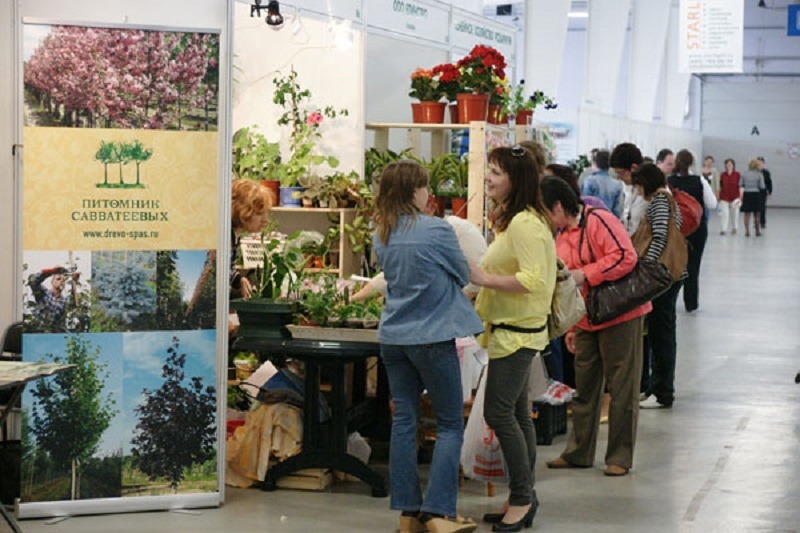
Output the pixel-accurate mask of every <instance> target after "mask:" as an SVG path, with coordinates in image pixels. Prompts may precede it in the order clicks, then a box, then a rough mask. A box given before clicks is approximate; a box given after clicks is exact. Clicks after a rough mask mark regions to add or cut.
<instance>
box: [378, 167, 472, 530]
mask: <svg viewBox="0 0 800 533" xmlns="http://www.w3.org/2000/svg"><path fill="white" fill-rule="evenodd" d="M427 200H428V174H427V172H426V171H425V169H424V168H423V167H422V166H420V165H419V164H417V163H414V162H411V161H399V162H396V163H391V164H390V165H388V166H387V167H386V168H385V169H384V171H383V174H382V175H381V180H380V186H379V192H378V195H377V197H376V198H375V226H376V228H377V231H376V233H375V238H374V243H375V244H374V245H375V253H376V254H377V256H378V262H379V263H380V265H381V268H382V269H383V272H384V274H385V276H386V283H387V292H386V306H385V308H384V310H383V315H382V316H381V325H380V329H379V330H378V339H379V340H380V343H381V357H382V358H383V362H384V365H385V367H386V373H387V375H388V377H389V387H390V389H391V392H392V400H393V401H394V417H393V420H392V437H391V452H390V457H389V468H390V474H391V493H392V499H391V507H392V509H395V510H398V511H401V512H402V514H401V516H400V531H401V532H415V533H416V532H418V531H424V530H425V529H427V530H428V531H430V532H432V533H443V532H448V533H451V532H468V531H474V530H475V528H476V527H477V526H476V524H475V523H474V522H473V521H470V520H467V519H463V518H461V517H458V516H457V514H456V498H457V495H458V466H459V459H460V454H461V444H462V442H463V439H464V414H463V400H462V392H461V376H460V372H459V363H458V354H457V352H456V345H455V338H456V337H466V336H468V335H473V334H476V333H480V332H481V331H482V330H483V324H482V323H481V321H480V319H479V318H478V316H477V314H476V313H475V311H474V309H473V308H472V305H471V304H470V302H469V300H467V297H466V296H465V295H464V293H463V292H462V290H461V289H462V287H464V286H465V285H466V284H467V283H468V282H469V265H468V264H467V260H466V259H465V258H464V254H463V253H462V252H461V249H460V248H459V245H458V240H457V239H456V234H455V232H454V231H453V228H452V227H451V226H450V224H448V223H447V222H445V221H444V220H441V219H439V218H435V217H431V216H427V215H424V214H423V209H424V207H425V204H426V202H427ZM423 390H427V391H428V395H429V396H430V399H431V402H432V404H433V409H434V411H435V413H436V428H437V429H436V446H435V449H434V453H433V460H432V462H431V467H430V474H429V477H428V487H427V490H426V491H425V495H424V497H423V494H422V491H421V489H420V481H419V472H418V470H417V443H416V436H417V422H418V420H419V403H420V395H421V394H422V391H423Z"/></svg>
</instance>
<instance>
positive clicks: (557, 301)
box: [547, 258, 586, 339]
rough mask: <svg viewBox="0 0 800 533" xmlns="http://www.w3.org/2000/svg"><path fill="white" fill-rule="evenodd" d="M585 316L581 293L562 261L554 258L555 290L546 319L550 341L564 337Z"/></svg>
mask: <svg viewBox="0 0 800 533" xmlns="http://www.w3.org/2000/svg"><path fill="white" fill-rule="evenodd" d="M585 314H586V304H585V303H584V300H583V296H581V291H580V290H579V289H578V286H577V285H576V284H575V280H573V279H572V274H571V273H570V271H569V269H568V268H567V266H566V264H565V263H564V261H562V260H561V259H559V258H556V288H555V290H554V291H553V299H552V301H551V303H550V315H549V316H548V317H547V329H548V332H549V333H550V339H555V338H558V337H561V336H562V335H564V334H565V333H566V332H567V331H569V329H570V328H571V327H572V326H574V325H575V324H577V323H578V322H579V321H580V320H581V318H583V316H584V315H585Z"/></svg>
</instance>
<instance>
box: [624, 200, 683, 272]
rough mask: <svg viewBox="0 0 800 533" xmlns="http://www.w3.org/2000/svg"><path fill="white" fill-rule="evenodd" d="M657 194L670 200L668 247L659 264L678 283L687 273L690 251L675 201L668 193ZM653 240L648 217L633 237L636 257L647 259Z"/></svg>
mask: <svg viewBox="0 0 800 533" xmlns="http://www.w3.org/2000/svg"><path fill="white" fill-rule="evenodd" d="M656 194H663V195H664V196H666V197H667V200H669V227H668V229H667V245H666V246H665V247H664V251H663V252H662V253H661V257H659V258H658V262H659V263H661V264H662V265H664V266H665V267H667V270H669V273H670V275H671V276H672V279H673V280H674V281H678V280H679V279H681V277H683V273H684V272H686V264H687V263H688V261H689V250H688V248H687V244H686V237H684V236H683V234H682V233H681V230H680V229H679V228H678V222H677V219H676V217H675V213H676V209H677V204H676V203H675V199H674V198H673V197H672V196H671V195H670V194H668V193H667V192H662V190H661V189H659V191H657V192H656ZM652 240H653V233H652V228H651V227H650V221H648V220H647V217H644V218H642V221H641V223H640V224H639V228H638V229H637V230H636V233H634V234H633V236H632V237H631V241H633V247H634V248H636V255H638V256H639V257H645V256H646V255H647V250H649V249H650V243H651V242H652Z"/></svg>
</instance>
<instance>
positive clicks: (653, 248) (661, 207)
mask: <svg viewBox="0 0 800 533" xmlns="http://www.w3.org/2000/svg"><path fill="white" fill-rule="evenodd" d="M675 219H676V220H675V221H676V222H677V223H678V229H680V228H681V223H682V220H681V210H680V209H676V210H675ZM647 220H648V222H650V229H651V231H652V234H653V240H652V241H651V242H650V247H649V248H648V249H647V254H646V255H645V257H646V258H647V259H652V260H653V261H658V259H659V258H660V257H661V254H663V253H664V249H665V248H666V247H667V231H668V230H669V199H668V198H667V197H666V193H656V194H654V195H653V197H652V198H651V200H650V205H649V206H648V207H647Z"/></svg>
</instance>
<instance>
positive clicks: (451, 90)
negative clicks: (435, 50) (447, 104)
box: [433, 63, 462, 102]
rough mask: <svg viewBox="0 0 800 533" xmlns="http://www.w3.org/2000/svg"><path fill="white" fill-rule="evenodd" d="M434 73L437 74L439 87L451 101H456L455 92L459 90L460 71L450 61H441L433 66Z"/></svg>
mask: <svg viewBox="0 0 800 533" xmlns="http://www.w3.org/2000/svg"><path fill="white" fill-rule="evenodd" d="M433 73H434V75H438V76H439V88H440V89H441V90H442V94H444V96H445V97H447V99H448V100H449V101H451V102H455V101H456V94H458V93H460V92H462V90H461V71H460V70H458V67H456V66H455V65H454V64H452V63H443V64H441V65H436V66H435V67H433Z"/></svg>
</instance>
